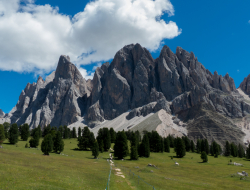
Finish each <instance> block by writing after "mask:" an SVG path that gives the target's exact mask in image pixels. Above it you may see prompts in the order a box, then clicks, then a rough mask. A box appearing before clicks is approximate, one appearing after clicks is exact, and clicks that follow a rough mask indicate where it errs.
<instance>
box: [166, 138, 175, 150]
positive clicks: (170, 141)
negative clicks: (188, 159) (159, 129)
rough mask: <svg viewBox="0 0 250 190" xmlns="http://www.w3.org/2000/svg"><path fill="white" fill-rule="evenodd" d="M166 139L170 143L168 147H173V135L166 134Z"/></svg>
mask: <svg viewBox="0 0 250 190" xmlns="http://www.w3.org/2000/svg"><path fill="white" fill-rule="evenodd" d="M167 138H168V140H169V143H170V147H171V148H174V137H172V136H171V135H168V137H167Z"/></svg>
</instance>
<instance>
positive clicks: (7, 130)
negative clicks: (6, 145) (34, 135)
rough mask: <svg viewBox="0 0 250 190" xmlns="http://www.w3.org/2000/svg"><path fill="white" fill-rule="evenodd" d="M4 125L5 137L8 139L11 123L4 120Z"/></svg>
mask: <svg viewBox="0 0 250 190" xmlns="http://www.w3.org/2000/svg"><path fill="white" fill-rule="evenodd" d="M3 126H4V136H5V139H8V138H9V129H10V124H9V123H8V122H4V123H3Z"/></svg>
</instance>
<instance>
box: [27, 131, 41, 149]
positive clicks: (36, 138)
mask: <svg viewBox="0 0 250 190" xmlns="http://www.w3.org/2000/svg"><path fill="white" fill-rule="evenodd" d="M39 139H40V138H39V131H38V130H36V132H35V134H34V136H33V137H32V138H31V139H30V141H29V143H30V147H33V148H36V147H37V146H38V145H39Z"/></svg>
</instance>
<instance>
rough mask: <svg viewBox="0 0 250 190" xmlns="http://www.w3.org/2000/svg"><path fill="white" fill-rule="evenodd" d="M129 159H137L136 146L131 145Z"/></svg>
mask: <svg viewBox="0 0 250 190" xmlns="http://www.w3.org/2000/svg"><path fill="white" fill-rule="evenodd" d="M130 159H131V160H138V150H137V147H136V146H132V147H131V153H130Z"/></svg>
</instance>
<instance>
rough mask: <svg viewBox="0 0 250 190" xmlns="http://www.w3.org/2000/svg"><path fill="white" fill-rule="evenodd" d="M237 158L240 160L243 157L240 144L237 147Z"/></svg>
mask: <svg viewBox="0 0 250 190" xmlns="http://www.w3.org/2000/svg"><path fill="white" fill-rule="evenodd" d="M238 156H239V157H240V158H243V157H244V149H243V146H242V145H241V144H239V145H238Z"/></svg>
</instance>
